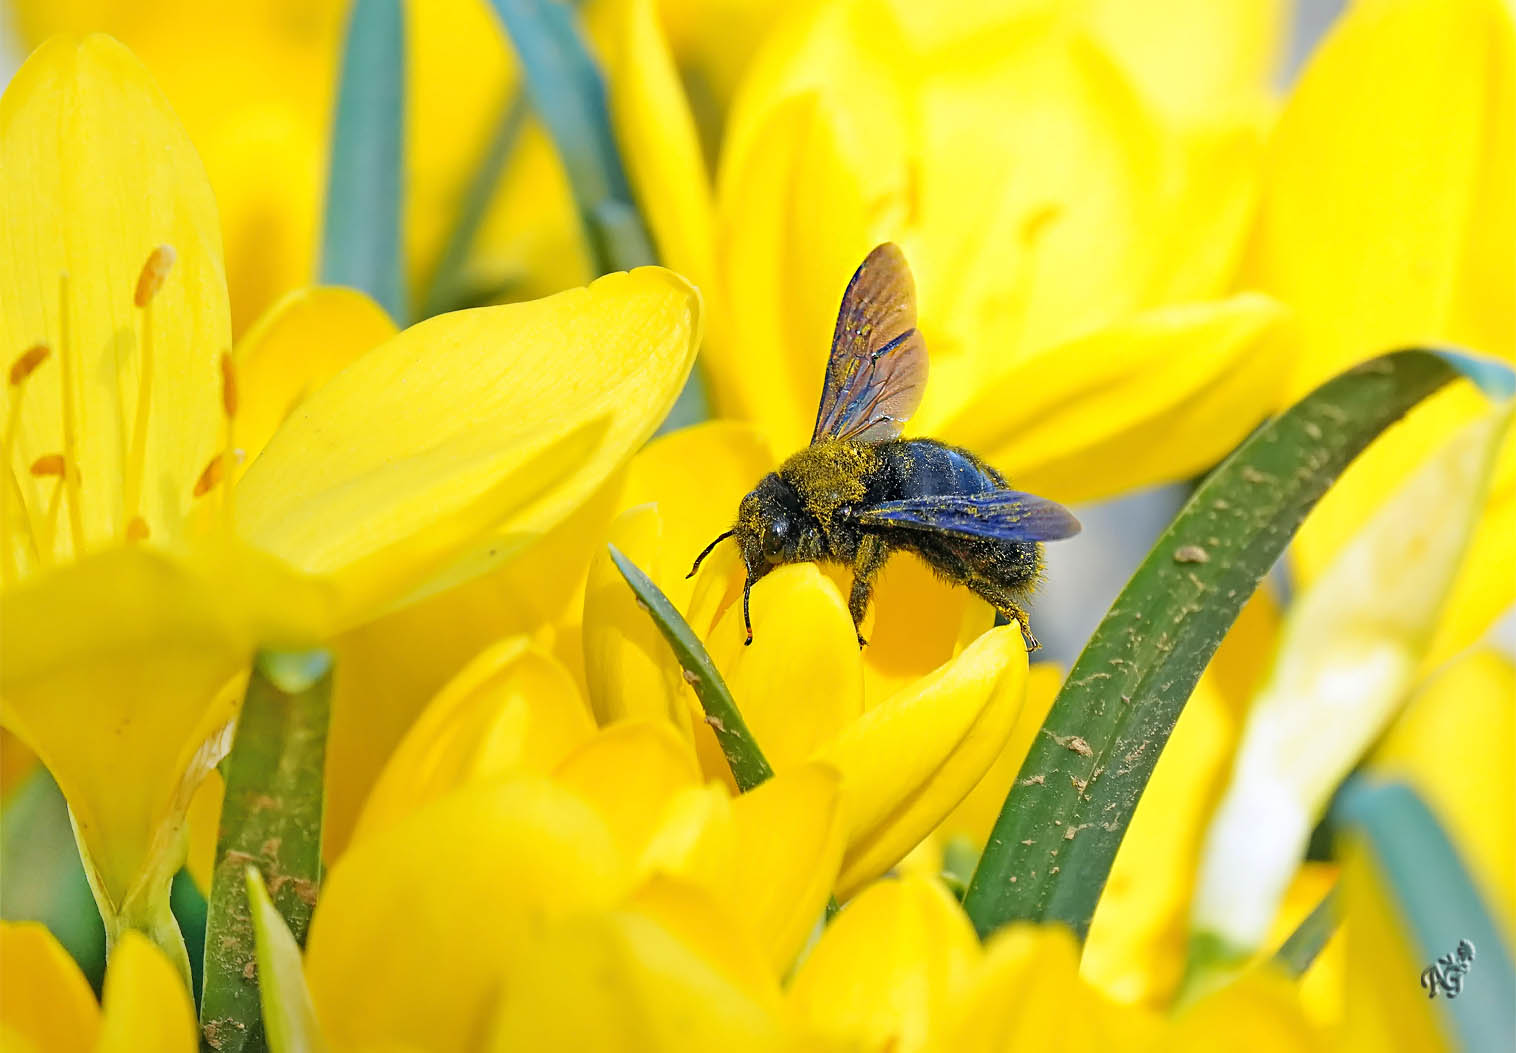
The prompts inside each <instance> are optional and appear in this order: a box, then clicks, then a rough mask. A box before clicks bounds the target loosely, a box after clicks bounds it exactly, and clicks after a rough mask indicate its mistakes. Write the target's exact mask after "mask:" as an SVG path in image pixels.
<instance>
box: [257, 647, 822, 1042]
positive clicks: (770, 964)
mask: <svg viewBox="0 0 1516 1053" xmlns="http://www.w3.org/2000/svg"><path fill="white" fill-rule="evenodd" d="M839 808H840V794H839V786H838V780H837V776H836V773H835V772H833V771H831V770H829V769H827V768H825V767H824V766H821V765H806V766H801V767H799V768H797V769H795V770H792V771H790V772H788V773H784V774H781V775H778V776H776V777H775V778H774V779H772V780H771V781H769V782H768V783H766V784H764V785H763V786H761V787H759V788H758V789H756V790H754V791H752V792H750V793H747V794H743V795H741V796H740V797H733V796H732V795H731V793H730V791H729V790H728V789H727V788H726V787H724V786H723V785H721V784H719V783H714V782H710V781H707V780H705V779H704V778H703V777H702V775H701V773H700V771H699V769H698V768H697V766H696V764H695V762H694V758H693V756H692V755H691V754H690V752H689V750H688V748H687V746H686V744H685V743H684V742H683V741H682V740H681V739H680V738H679V736H678V735H677V734H676V733H675V732H674V731H673V730H672V729H670V728H669V727H668V725H667V724H666V723H661V722H653V721H646V720H626V721H622V722H619V723H617V724H615V725H613V726H611V727H608V728H604V729H600V730H596V729H595V727H594V725H593V722H592V718H591V714H590V711H589V708H588V706H587V705H586V704H585V702H584V700H583V698H582V696H581V695H580V693H579V691H578V689H577V688H576V687H575V686H574V684H573V681H572V679H571V678H570V677H569V675H568V674H567V672H566V671H565V670H564V669H563V668H562V667H561V665H559V663H558V662H557V661H556V660H555V659H553V658H552V657H551V656H550V655H549V654H548V653H547V652H546V651H544V650H542V649H541V648H540V647H537V646H534V645H532V644H531V643H529V642H528V641H527V640H525V639H523V638H520V637H517V638H513V639H510V640H506V641H502V642H501V643H500V644H499V645H497V646H496V647H494V648H491V649H490V650H489V651H488V652H486V653H485V654H483V655H481V656H480V657H479V658H478V659H477V660H476V661H474V662H472V663H470V664H469V666H468V667H466V668H465V669H464V670H463V671H461V672H460V673H459V674H458V676H457V677H455V678H454V680H453V681H452V682H451V683H450V684H449V685H448V686H447V687H446V688H444V690H443V691H442V692H440V693H439V694H438V695H437V697H436V698H435V699H434V700H433V702H432V703H431V704H430V705H429V706H428V707H427V709H426V710H425V711H424V712H423V713H422V715H421V717H420V718H419V719H418V721H417V722H416V725H415V726H414V727H413V728H412V729H411V731H410V733H409V734H408V735H407V736H406V737H405V739H404V741H403V742H402V743H401V745H400V747H399V748H398V749H397V750H396V751H395V753H394V755H393V756H392V757H391V759H390V762H389V764H388V765H387V766H386V768H385V771H384V773H383V774H382V776H381V777H380V779H379V781H378V783H377V784H376V786H375V789H374V792H373V794H372V795H371V796H370V798H369V801H368V804H367V806H366V807H365V809H364V813H363V816H362V819H361V820H360V822H359V824H358V829H357V831H356V833H355V834H354V838H353V842H352V844H351V846H350V847H349V848H348V850H347V851H346V852H345V853H344V854H343V856H342V858H341V859H340V860H339V861H338V862H337V863H336V865H334V866H333V867H332V869H331V871H330V874H329V876H328V879H327V881H326V882H325V884H324V887H323V890H322V896H321V899H320V901H319V902H318V904H317V907H316V912H315V915H314V917H313V920H312V928H311V934H310V939H309V942H308V945H307V948H308V949H307V954H306V957H305V961H304V965H303V970H302V973H303V980H302V981H301V982H303V983H305V984H307V985H308V989H309V999H310V1004H311V1006H312V1009H313V1013H314V1017H315V1019H316V1020H319V1022H320V1024H319V1026H320V1027H321V1029H322V1033H323V1034H324V1036H325V1037H326V1039H327V1040H328V1041H329V1042H330V1043H331V1045H332V1046H334V1047H335V1048H344V1049H346V1048H354V1047H362V1046H364V1045H367V1044H374V1045H378V1044H381V1043H382V1042H386V1041H388V1042H402V1043H404V1042H411V1043H415V1044H424V1045H425V1046H426V1047H427V1048H431V1049H473V1048H481V1047H482V1046H484V1045H485V1044H486V1039H487V1038H488V1037H489V1036H490V1035H491V1034H493V1035H494V1039H493V1041H494V1042H495V1043H496V1044H497V1046H498V1047H499V1048H520V1047H521V1046H523V1045H526V1046H532V1047H534V1048H535V1047H538V1046H540V1045H541V1043H543V1042H545V1041H547V1040H548V1039H549V1038H552V1039H554V1040H555V1041H557V1042H558V1043H559V1044H560V1045H561V1046H562V1047H563V1048H584V1044H586V1043H588V1044H589V1045H590V1046H592V1047H593V1048H620V1046H619V1045H617V1044H616V1042H624V1043H631V1047H630V1048H645V1047H647V1046H653V1047H655V1048H669V1049H700V1048H709V1046H710V1044H711V1043H713V1042H714V1041H715V1040H716V1039H717V1038H733V1039H742V1040H745V1041H748V1042H751V1043H752V1044H753V1045H752V1048H776V1047H777V1045H778V1044H779V1043H780V1041H781V1039H782V1038H783V1037H784V1034H785V1026H786V1025H785V1021H784V1016H783V1013H782V1012H781V1003H780V995H779V986H778V984H779V978H780V977H781V976H782V975H783V974H784V973H785V972H786V971H787V970H788V968H789V966H790V964H791V963H792V962H793V960H794V958H795V956H796V954H797V953H798V952H799V951H800V948H801V946H802V945H803V943H804V941H805V939H806V937H807V935H808V934H809V933H810V931H811V929H812V928H813V927H814V925H815V924H816V922H817V920H818V919H819V918H820V916H821V913H822V908H823V905H824V904H825V901H826V898H827V895H828V892H829V890H830V888H831V885H832V882H833V879H834V878H835V876H836V873H837V869H838V866H839V863H840V860H841V853H842V826H841V822H840V818H839ZM376 918H383V919H389V920H388V921H386V922H385V923H383V924H379V925H376V924H375V922H374V919H376ZM260 938H261V937H260ZM381 962H382V963H383V964H382V965H379V964H377V963H381ZM571 1007H572V1008H571ZM611 1036H620V1037H619V1038H618V1039H616V1040H615V1041H613V1040H612V1038H611ZM743 1036H745V1039H744V1038H743Z"/></svg>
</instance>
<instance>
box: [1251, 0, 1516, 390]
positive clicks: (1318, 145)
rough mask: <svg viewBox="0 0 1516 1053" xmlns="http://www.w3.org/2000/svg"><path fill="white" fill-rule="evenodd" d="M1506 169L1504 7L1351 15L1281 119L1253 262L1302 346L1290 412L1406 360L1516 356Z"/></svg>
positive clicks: (1515, 58) (1442, 5) (1515, 94)
mask: <svg viewBox="0 0 1516 1053" xmlns="http://www.w3.org/2000/svg"><path fill="white" fill-rule="evenodd" d="M1407 56H1413V58H1412V59H1411V60H1410V61H1408V60H1407ZM1430 157H1435V158H1436V159H1437V163H1436V164H1428V163H1427V158H1430ZM1513 169H1516V33H1513V29H1512V15H1511V11H1510V8H1509V6H1508V5H1506V4H1504V3H1501V2H1500V0H1456V2H1443V0H1405V2H1399V3H1371V4H1354V5H1351V6H1350V7H1348V8H1347V10H1346V12H1345V13H1344V15H1343V16H1342V18H1341V19H1340V20H1339V21H1338V23H1337V24H1336V26H1334V27H1333V29H1332V31H1331V33H1330V34H1329V35H1328V36H1327V37H1326V39H1325V40H1324V41H1323V42H1322V43H1321V45H1320V47H1318V48H1317V50H1316V53H1315V55H1314V56H1313V57H1312V59H1311V61H1310V63H1309V64H1308V65H1307V67H1306V69H1305V71H1304V73H1303V74H1302V75H1301V77H1300V80H1299V82H1298V84H1297V85H1296V87H1295V90H1294V92H1293V93H1292V95H1291V97H1290V100H1289V103H1288V104H1287V105H1286V107H1285V110H1284V113H1283V115H1282V116H1281V118H1280V121H1279V125H1278V128H1277V130H1276V131H1275V134H1274V140H1273V143H1272V146H1271V149H1270V154H1269V158H1268V162H1267V167H1266V169H1265V193H1264V200H1263V206H1262V212H1261V217H1260V221H1259V225H1258V229H1257V233H1256V235H1255V243H1254V245H1253V249H1252V262H1251V271H1252V273H1251V278H1252V279H1253V281H1254V282H1256V284H1257V287H1258V288H1260V289H1262V290H1263V291H1264V292H1266V293H1269V294H1270V295H1273V296H1276V297H1278V298H1279V299H1280V300H1282V301H1284V302H1285V303H1287V304H1289V305H1290V307H1291V308H1293V309H1294V311H1295V312H1296V314H1297V316H1298V318H1299V322H1300V327H1301V331H1302V333H1303V336H1304V351H1305V353H1304V354H1303V355H1302V356H1301V358H1300V360H1299V361H1298V363H1297V364H1296V368H1295V369H1294V371H1293V381H1292V383H1291V386H1290V387H1289V388H1288V389H1287V390H1285V391H1284V392H1283V394H1284V395H1285V398H1286V401H1293V400H1294V399H1295V398H1298V397H1299V396H1300V395H1303V394H1304V393H1305V392H1306V391H1307V390H1309V389H1310V388H1311V387H1313V386H1315V385H1316V384H1317V383H1319V382H1320V381H1322V380H1324V379H1326V378H1327V377H1329V376H1331V375H1332V374H1334V373H1337V372H1339V371H1340V370H1342V369H1344V368H1346V367H1347V366H1349V365H1351V364H1352V363H1354V362H1356V361H1358V360H1360V359H1363V358H1366V357H1368V356H1369V355H1372V354H1375V353H1378V352H1379V351H1382V350H1385V349H1388V348H1392V347H1397V346H1405V345H1407V344H1424V343H1427V342H1431V343H1451V344H1457V345H1463V346H1467V347H1471V348H1475V349H1478V350H1480V351H1482V352H1485V353H1493V354H1498V355H1501V356H1504V357H1506V358H1511V357H1513V356H1516V330H1513V329H1512V327H1511V325H1510V318H1511V316H1512V312H1513V310H1516V260H1513V259H1512V257H1511V253H1510V245H1511V244H1512V242H1513V241H1516V206H1513V204H1512V202H1511V191H1510V187H1511V184H1512V182H1513V180H1516V176H1513ZM1366 247H1372V250H1371V251H1365V249H1366Z"/></svg>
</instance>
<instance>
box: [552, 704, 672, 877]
mask: <svg viewBox="0 0 1516 1053" xmlns="http://www.w3.org/2000/svg"><path fill="white" fill-rule="evenodd" d="M553 779H554V781H555V782H556V783H558V784H559V785H562V786H565V787H567V788H569V789H572V790H573V791H575V792H576V793H578V794H579V795H580V796H581V797H583V798H584V799H585V800H587V801H591V802H593V803H594V805H595V807H596V808H597V809H599V811H600V815H601V816H602V818H604V820H605V822H606V825H607V826H608V827H609V828H610V831H611V834H612V836H613V837H614V838H615V839H616V843H617V845H618V846H620V848H621V850H622V852H623V857H624V858H626V859H629V860H636V859H638V858H639V857H641V855H642V852H643V849H644V848H645V847H646V845H647V844H648V842H649V840H651V838H652V836H653V832H654V831H655V830H656V829H657V827H658V824H659V822H660V821H661V820H662V818H663V813H664V810H665V809H666V808H667V807H668V805H669V803H670V801H671V800H672V798H673V796H674V795H675V794H676V793H677V792H678V791H679V790H682V789H685V788H688V787H695V786H699V785H700V770H699V769H698V768H697V767H696V766H695V758H694V755H693V754H692V753H691V752H690V749H689V747H688V745H687V744H686V743H685V742H684V740H683V739H682V738H680V736H679V735H678V733H677V732H675V731H674V730H673V728H671V727H670V726H669V725H668V724H667V723H665V722H662V721H651V720H630V721H623V722H621V723H618V724H615V725H612V726H611V727H608V728H605V729H604V730H602V731H601V732H600V733H599V734H598V735H596V736H595V737H594V738H592V739H591V740H589V741H588V742H586V743H585V744H584V745H583V746H582V747H580V748H579V749H578V750H576V751H575V752H574V753H573V754H571V755H570V756H569V757H567V758H566V759H565V760H564V761H563V763H562V764H561V765H559V767H558V770H557V771H556V772H555V773H554V775H553Z"/></svg>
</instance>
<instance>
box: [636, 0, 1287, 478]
mask: <svg viewBox="0 0 1516 1053" xmlns="http://www.w3.org/2000/svg"><path fill="white" fill-rule="evenodd" d="M625 7H626V11H625V15H624V18H623V20H622V26H621V32H620V36H619V37H618V39H619V40H620V41H621V44H622V51H621V61H620V65H619V66H618V67H616V68H619V69H621V70H623V74H622V75H621V76H619V77H617V76H614V75H613V77H612V90H611V103H612V111H613V115H614V117H615V118H616V123H617V129H618V135H619V136H620V139H621V142H622V146H623V151H624V152H625V154H626V156H627V158H628V167H629V169H630V171H631V174H632V178H633V182H634V184H635V186H636V188H637V190H638V193H639V197H640V199H641V200H642V202H643V206H644V211H645V212H646V214H647V215H648V217H649V219H650V222H651V224H652V227H653V232H654V234H655V236H656V238H657V240H658V243H659V248H660V252H661V254H662V255H663V257H664V259H665V260H666V261H667V262H668V263H669V264H670V265H671V266H674V267H676V268H678V269H679V270H680V271H681V272H683V273H685V274H688V275H689V276H690V277H691V278H692V280H694V281H695V282H696V283H697V284H698V285H700V286H701V288H702V289H703V290H705V291H706V293H707V298H708V300H709V302H710V304H711V311H712V318H711V331H710V339H709V340H708V343H707V358H706V364H707V367H708V371H709V374H710V376H711V379H712V382H713V388H714V394H715V397H716V402H717V405H718V408H719V409H720V410H721V412H722V413H723V414H726V415H729V416H736V417H740V418H743V419H746V420H749V421H752V422H754V423H755V424H757V425H758V426H759V427H760V429H761V430H762V432H763V434H764V435H765V437H766V438H768V439H769V440H770V441H771V442H772V444H773V447H774V449H775V451H776V452H787V451H789V450H792V449H794V448H795V447H797V446H798V445H799V444H800V443H801V442H803V441H804V438H805V436H806V435H808V434H809V428H810V423H811V419H812V417H813V415H814V412H815V406H816V402H817V394H818V392H819V390H820V384H821V375H822V366H823V363H824V358H825V349H826V346H827V341H828V338H829V336H830V334H831V332H832V326H833V322H834V319H835V317H836V310H837V301H838V298H839V296H840V293H841V290H842V288H843V286H844V284H845V283H846V280H847V278H848V276H849V274H851V272H852V270H853V268H854V267H856V266H857V264H858V261H859V260H861V259H862V258H863V256H864V254H865V253H866V252H867V251H868V249H869V248H871V247H872V246H873V245H874V244H876V243H877V242H879V241H883V240H894V241H897V242H899V243H900V244H901V245H902V246H903V247H904V248H905V250H906V254H907V256H908V257H909V259H910V260H911V266H912V268H913V270H914V271H915V273H916V277H917V282H918V287H919V299H920V317H921V322H920V326H921V329H922V331H923V333H924V334H925V336H926V340H927V344H928V346H929V347H930V349H931V356H932V359H931V360H932V379H931V382H930V384H929V385H928V388H927V393H926V400H925V402H924V403H923V405H922V408H921V411H920V412H919V414H918V415H917V416H916V418H915V420H914V421H913V424H912V426H913V428H916V429H917V430H919V431H920V432H921V433H923V434H931V435H937V436H940V437H941V438H943V439H946V440H949V441H953V442H957V443H960V444H962V445H965V446H968V447H970V448H972V449H974V450H976V451H977V452H979V453H981V454H984V455H986V456H988V457H989V458H990V459H991V460H992V461H993V462H995V463H996V464H997V465H998V466H1000V467H1002V468H1003V469H1005V470H1006V471H1007V472H1008V473H1009V475H1010V476H1011V478H1012V479H1013V480H1014V481H1015V483H1016V484H1017V485H1018V486H1021V487H1025V488H1027V489H1030V490H1034V491H1038V492H1045V493H1049V494H1051V495H1052V496H1054V497H1057V498H1060V499H1063V500H1081V499H1088V498H1094V497H1100V496H1104V495H1108V494H1111V493H1114V492H1116V491H1119V490H1122V489H1127V488H1130V487H1134V486H1140V485H1144V484H1150V483H1155V482H1161V481H1165V480H1170V479H1175V478H1181V477H1183V476H1185V475H1187V474H1191V473H1193V472H1195V471H1198V470H1200V469H1202V468H1204V467H1206V466H1207V465H1209V464H1211V463H1213V462H1215V461H1216V460H1218V459H1219V458H1220V457H1221V456H1222V455H1223V454H1225V453H1226V452H1227V451H1228V450H1229V449H1230V448H1231V447H1232V446H1233V445H1234V444H1235V443H1236V442H1237V441H1238V440H1239V439H1240V438H1242V437H1243V436H1244V435H1245V434H1246V433H1247V431H1248V429H1250V428H1251V427H1252V426H1253V425H1254V424H1255V423H1256V422H1257V421H1258V420H1259V419H1260V418H1261V417H1262V416H1263V415H1264V414H1265V413H1266V412H1267V411H1268V409H1270V408H1271V407H1272V406H1273V405H1274V404H1275V402H1276V401H1277V397H1278V388H1279V384H1280V382H1281V379H1282V375H1283V373H1284V372H1285V370H1284V368H1283V367H1284V364H1285V363H1286V362H1287V360H1288V355H1287V349H1286V348H1285V347H1284V346H1281V342H1280V339H1279V337H1280V331H1279V330H1280V325H1279V323H1280V322H1281V318H1282V311H1281V309H1280V308H1279V306H1278V305H1277V304H1275V303H1274V302H1273V301H1271V300H1269V299H1267V298H1266V297H1260V296H1257V295H1252V294H1242V295H1238V296H1233V297H1231V298H1227V299H1222V298H1221V297H1223V296H1224V294H1225V293H1226V291H1227V290H1228V289H1230V288H1231V287H1232V278H1233V270H1234V266H1235V262H1236V257H1237V254H1238V252H1239V251H1240V248H1241V242H1242V237H1243V235H1244V233H1245V230H1246V227H1247V224H1248V221H1249V218H1250V215H1251V205H1252V199H1253V178H1252V177H1253V165H1254V160H1255V154H1256V139H1257V135H1256V132H1255V131H1254V129H1253V125H1254V123H1255V120H1254V118H1253V117H1251V116H1250V117H1246V118H1243V117H1232V118H1230V119H1229V120H1228V119H1226V118H1223V117H1221V116H1217V117H1216V119H1215V120H1214V121H1212V122H1209V123H1207V124H1206V125H1205V131H1204V132H1203V133H1202V132H1201V131H1199V130H1197V127H1198V126H1197V125H1195V124H1192V123H1184V122H1180V121H1178V120H1171V119H1169V118H1168V117H1167V116H1166V115H1165V114H1164V113H1163V112H1162V111H1160V110H1159V109H1158V107H1157V106H1156V104H1153V103H1151V102H1150V101H1149V99H1148V98H1147V96H1146V95H1145V94H1144V92H1143V90H1142V89H1141V88H1140V87H1139V84H1138V83H1137V82H1136V81H1134V80H1133V79H1132V77H1130V76H1129V75H1128V74H1127V73H1126V72H1125V71H1124V70H1123V68H1122V66H1121V63H1120V62H1118V61H1117V60H1116V59H1115V58H1113V57H1112V55H1111V54H1110V49H1109V48H1108V47H1107V46H1106V45H1105V44H1104V43H1103V42H1102V39H1101V36H1100V32H1099V31H1098V30H1097V29H1096V28H1093V27H1092V26H1091V25H1090V24H1088V23H1087V20H1085V19H1082V18H1078V17H1072V16H1066V15H1064V14H1062V13H1060V12H1058V11H1056V10H1047V9H1044V6H1043V5H1038V4H1032V5H1029V8H1028V9H1027V10H1023V11H1021V12H1019V13H1016V14H1008V15H1002V16H1001V17H999V18H994V19H987V18H986V17H985V16H984V15H983V13H982V12H978V11H969V10H967V9H966V10H964V11H961V12H956V13H955V14H954V15H952V16H943V17H942V18H941V19H936V18H935V17H934V20H933V21H932V22H931V23H930V24H926V23H925V21H924V20H922V19H920V18H919V17H918V14H917V13H915V12H914V9H913V8H912V7H911V5H892V4H890V3H887V2H874V0H838V2H832V3H824V4H819V5H807V6H805V7H802V8H797V9H795V10H793V11H791V12H790V13H789V14H788V16H787V17H786V18H785V19H784V20H783V21H782V22H781V23H780V24H779V25H778V26H777V27H776V28H775V30H774V31H773V33H772V34H771V36H770V37H769V39H768V40H767V42H766V44H765V46H764V48H763V49H762V50H761V51H760V53H759V55H758V56H757V57H756V58H755V59H754V60H753V63H752V65H751V66H750V67H749V69H748V72H747V74H746V76H745V79H744V82H743V85H742V88H741V90H740V92H739V95H738V98H737V101H736V103H735V104H734V108H733V112H732V115H731V119H730V122H729V124H728V127H727V134H726V138H725V140H724V142H723V144H722V152H721V160H720V167H719V170H718V172H717V174H716V177H715V180H714V190H712V189H711V185H710V183H709V181H708V180H707V179H706V177H705V175H704V173H703V171H701V170H700V167H699V160H700V154H699V150H698V148H697V145H696V144H695V143H694V142H693V141H692V136H693V131H692V129H693V124H692V122H691V121H690V120H689V119H688V115H687V114H686V115H683V116H681V114H680V113H679V112H678V103H679V101H680V98H681V96H680V93H679V88H678V82H677V79H676V77H675V74H674V72H673V70H672V68H671V66H670V63H669V60H668V56H667V53H666V49H665V48H663V47H662V44H661V40H660V37H659V33H658V27H657V25H656V24H654V22H653V16H652V13H651V10H650V7H649V5H648V4H645V3H643V4H635V3H633V4H628V5H625ZM626 71H630V72H626ZM1234 103H1235V100H1233V102H1232V103H1229V104H1228V107H1227V108H1228V109H1235V105H1234ZM1008 114H1014V118H1011V117H1010V116H1008ZM1202 232H1203V234H1202Z"/></svg>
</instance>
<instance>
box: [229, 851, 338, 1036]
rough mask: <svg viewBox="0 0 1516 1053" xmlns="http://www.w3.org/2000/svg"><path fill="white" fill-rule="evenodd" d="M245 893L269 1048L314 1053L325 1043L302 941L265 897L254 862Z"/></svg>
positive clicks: (249, 868) (267, 895)
mask: <svg viewBox="0 0 1516 1053" xmlns="http://www.w3.org/2000/svg"><path fill="white" fill-rule="evenodd" d="M246 878H247V898H248V902H249V905H250V907H251V912H252V921H253V935H254V939H255V942H256V943H257V948H258V993H259V995H260V998H259V1001H260V1004H261V1005H262V1006H263V1030H264V1034H265V1035H267V1036H268V1048H269V1049H270V1050H272V1051H273V1053H317V1051H319V1050H324V1049H326V1042H325V1041H324V1040H323V1039H322V1037H321V1028H320V1026H319V1025H318V1024H317V1023H316V1008H315V1006H314V1005H312V1004H311V993H310V990H309V989H308V988H307V987H306V986H305V971H304V969H303V968H302V967H301V964H300V945H299V944H298V943H296V942H295V935H294V933H292V932H290V930H289V926H288V925H286V924H285V923H284V918H283V917H282V916H281V915H280V914H279V908H277V907H275V906H274V901H273V900H272V899H270V898H269V894H268V889H267V888H265V887H264V885H263V876H262V875H261V874H259V873H258V868H257V867H248V868H247V871H246Z"/></svg>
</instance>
